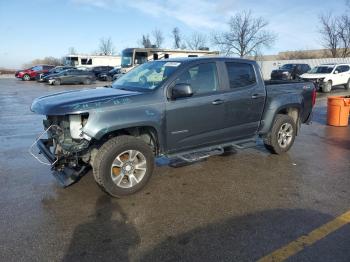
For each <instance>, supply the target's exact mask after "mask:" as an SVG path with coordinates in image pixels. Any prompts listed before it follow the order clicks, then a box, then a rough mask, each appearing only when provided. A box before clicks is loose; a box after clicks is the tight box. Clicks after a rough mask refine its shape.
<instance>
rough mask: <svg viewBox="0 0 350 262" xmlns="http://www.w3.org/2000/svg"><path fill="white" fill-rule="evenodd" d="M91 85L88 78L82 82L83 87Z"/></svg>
mask: <svg viewBox="0 0 350 262" xmlns="http://www.w3.org/2000/svg"><path fill="white" fill-rule="evenodd" d="M91 83H92V81H91V79H90V78H86V79H84V82H83V84H84V85H91Z"/></svg>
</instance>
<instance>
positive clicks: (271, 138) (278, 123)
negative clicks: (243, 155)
mask: <svg viewBox="0 0 350 262" xmlns="http://www.w3.org/2000/svg"><path fill="white" fill-rule="evenodd" d="M295 133H296V125H295V122H294V120H293V118H291V117H290V116H288V115H280V114H279V115H277V116H276V119H275V122H274V125H273V127H272V129H271V132H270V133H269V134H268V135H267V136H266V137H265V138H264V145H265V148H266V149H267V150H269V151H270V152H271V153H274V154H278V155H279V154H282V153H284V152H287V151H288V150H289V149H290V148H291V147H292V145H293V143H294V140H295Z"/></svg>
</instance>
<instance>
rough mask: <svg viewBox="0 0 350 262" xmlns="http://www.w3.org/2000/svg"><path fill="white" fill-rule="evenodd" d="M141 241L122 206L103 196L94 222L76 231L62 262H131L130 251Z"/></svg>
mask: <svg viewBox="0 0 350 262" xmlns="http://www.w3.org/2000/svg"><path fill="white" fill-rule="evenodd" d="M114 217H115V218H114ZM139 241H140V238H139V235H138V233H137V232H136V230H135V228H134V227H133V226H132V225H131V224H128V221H127V217H126V215H125V213H124V212H123V210H122V209H121V207H120V206H119V204H117V203H116V202H115V201H113V202H112V199H111V197H109V196H107V195H106V196H101V197H100V198H99V199H98V200H97V201H96V209H95V219H94V221H92V222H89V223H86V224H82V225H79V226H78V227H77V228H76V229H75V230H74V233H73V237H72V240H71V243H70V246H69V249H68V252H67V253H66V255H65V257H64V258H63V261H128V255H129V249H130V248H132V247H134V246H135V245H137V244H138V243H139Z"/></svg>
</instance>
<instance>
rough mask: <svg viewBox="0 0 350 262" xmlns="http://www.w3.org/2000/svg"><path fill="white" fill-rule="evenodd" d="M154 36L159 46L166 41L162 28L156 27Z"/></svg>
mask: <svg viewBox="0 0 350 262" xmlns="http://www.w3.org/2000/svg"><path fill="white" fill-rule="evenodd" d="M152 36H153V38H154V43H155V45H156V47H157V48H160V47H161V46H162V44H163V42H164V36H163V33H162V31H161V30H160V29H157V28H156V29H154V30H153V32H152Z"/></svg>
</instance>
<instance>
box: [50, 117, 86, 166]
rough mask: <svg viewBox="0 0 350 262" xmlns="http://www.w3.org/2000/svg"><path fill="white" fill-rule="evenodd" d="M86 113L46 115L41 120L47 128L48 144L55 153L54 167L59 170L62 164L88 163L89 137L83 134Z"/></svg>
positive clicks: (79, 164)
mask: <svg viewBox="0 0 350 262" xmlns="http://www.w3.org/2000/svg"><path fill="white" fill-rule="evenodd" d="M87 119H88V115H66V116H47V118H46V120H44V121H43V124H44V127H45V129H46V130H47V136H48V146H50V151H51V153H52V154H53V155H55V157H56V159H57V162H56V163H55V165H54V168H55V169H57V170H59V169H61V168H64V166H67V164H68V167H71V168H75V167H77V166H81V165H82V164H85V165H86V164H88V163H89V160H90V153H89V150H87V149H88V146H89V143H90V141H89V137H87V136H86V135H84V134H83V132H82V128H83V127H84V125H85V124H86V122H87Z"/></svg>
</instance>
